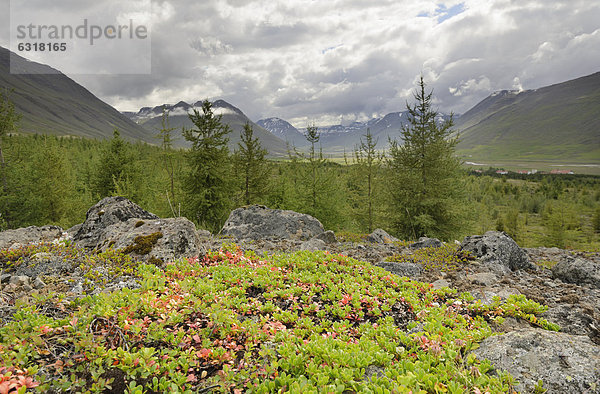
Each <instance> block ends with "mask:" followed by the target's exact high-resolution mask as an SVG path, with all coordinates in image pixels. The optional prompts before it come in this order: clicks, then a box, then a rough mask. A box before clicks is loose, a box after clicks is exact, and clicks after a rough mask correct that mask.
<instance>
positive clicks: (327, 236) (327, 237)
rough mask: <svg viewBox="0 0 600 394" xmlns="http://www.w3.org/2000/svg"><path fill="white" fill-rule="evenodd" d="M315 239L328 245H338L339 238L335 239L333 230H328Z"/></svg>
mask: <svg viewBox="0 0 600 394" xmlns="http://www.w3.org/2000/svg"><path fill="white" fill-rule="evenodd" d="M314 239H320V240H322V241H323V242H325V243H326V244H335V243H337V238H336V237H335V234H334V233H333V231H331V230H327V231H325V232H323V233H321V234H319V235H317V236H316V237H314Z"/></svg>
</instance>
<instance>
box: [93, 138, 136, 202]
mask: <svg viewBox="0 0 600 394" xmlns="http://www.w3.org/2000/svg"><path fill="white" fill-rule="evenodd" d="M134 164H135V160H134V155H133V151H132V149H131V146H130V144H129V143H128V142H126V141H125V140H123V138H121V133H119V130H117V129H115V130H114V132H113V138H112V139H111V140H110V143H109V145H108V146H107V147H106V148H105V149H104V150H103V151H102V152H101V154H100V160H99V163H98V164H97V166H96V168H95V170H94V172H93V175H92V180H91V181H92V190H93V192H94V194H95V195H96V197H97V198H103V197H108V196H112V195H114V194H116V193H117V185H121V188H123V183H124V182H131V181H132V179H131V178H132V177H133V173H132V171H130V170H131V168H132V166H133V165H134Z"/></svg>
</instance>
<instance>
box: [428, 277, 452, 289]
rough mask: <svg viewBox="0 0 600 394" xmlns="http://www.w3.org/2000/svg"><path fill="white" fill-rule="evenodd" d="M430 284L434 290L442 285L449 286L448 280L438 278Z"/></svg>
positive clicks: (442, 286)
mask: <svg viewBox="0 0 600 394" xmlns="http://www.w3.org/2000/svg"><path fill="white" fill-rule="evenodd" d="M431 285H432V286H433V289H434V290H439V289H441V288H444V287H450V282H448V281H447V280H446V279H438V280H436V281H435V282H433V283H432V284H431Z"/></svg>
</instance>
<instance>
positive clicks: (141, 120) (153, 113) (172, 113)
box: [123, 100, 287, 156]
mask: <svg viewBox="0 0 600 394" xmlns="http://www.w3.org/2000/svg"><path fill="white" fill-rule="evenodd" d="M212 105H213V106H212V109H213V113H214V114H216V115H222V122H223V123H225V124H227V125H229V127H230V128H231V129H232V133H231V134H229V135H228V138H229V148H230V149H231V150H233V149H237V146H238V145H237V144H238V142H239V141H240V134H241V132H242V130H243V128H244V125H245V124H246V122H248V123H249V124H250V125H251V126H252V129H253V131H254V136H255V137H257V138H258V139H259V140H260V143H261V145H262V146H263V147H264V148H265V149H267V151H268V152H269V154H270V155H271V156H285V155H286V152H287V146H286V143H285V141H283V140H282V139H280V138H279V137H278V136H276V135H273V134H271V133H270V132H268V131H267V130H265V129H264V128H262V127H260V126H259V125H257V124H256V123H254V122H252V121H251V120H250V119H249V118H248V117H247V116H246V115H244V113H243V112H242V111H241V110H240V109H239V108H236V107H234V106H233V105H231V104H229V103H228V102H226V101H224V100H216V101H214V102H213V103H212ZM201 107H202V101H197V102H195V103H194V104H188V103H186V102H184V101H180V102H178V103H177V104H175V105H169V104H163V105H160V106H157V107H153V108H150V107H144V108H141V109H140V110H139V111H138V112H124V113H123V114H124V115H125V116H127V117H128V118H129V119H131V120H132V121H134V122H136V123H137V124H138V125H140V126H141V127H143V128H144V129H145V130H146V131H147V132H148V133H150V134H153V135H156V134H157V133H158V131H159V130H160V129H161V127H162V114H163V111H167V112H168V113H169V127H172V128H174V130H173V133H172V136H173V138H174V141H173V144H174V146H176V147H188V146H189V144H188V143H187V141H185V140H184V138H183V136H182V128H183V127H185V128H192V127H193V126H194V125H193V124H192V121H191V120H190V118H189V116H188V114H189V113H190V112H192V111H193V109H194V108H195V109H197V110H199V111H201Z"/></svg>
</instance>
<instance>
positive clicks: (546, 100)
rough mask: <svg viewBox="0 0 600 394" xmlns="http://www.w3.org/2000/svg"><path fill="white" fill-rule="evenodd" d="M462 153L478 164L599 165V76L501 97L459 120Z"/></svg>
mask: <svg viewBox="0 0 600 394" xmlns="http://www.w3.org/2000/svg"><path fill="white" fill-rule="evenodd" d="M456 123H457V129H459V130H460V131H461V142H460V144H459V145H458V150H459V152H460V153H462V154H464V155H467V156H469V157H473V158H477V159H482V160H488V161H490V160H521V161H528V160H531V161H539V160H544V161H554V162H559V161H562V162H565V161H569V162H576V163H598V162H600V73H595V74H592V75H589V76H586V77H582V78H578V79H575V80H572V81H567V82H563V83H560V84H556V85H552V86H548V87H544V88H540V89H536V90H528V91H523V92H514V91H501V92H497V93H494V94H493V95H491V96H490V97H488V98H486V99H485V100H483V101H482V102H481V103H479V104H477V105H476V106H475V107H473V108H472V109H471V110H469V111H468V112H467V113H465V114H464V115H462V116H461V117H460V118H459V119H458V120H457V122H456Z"/></svg>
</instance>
